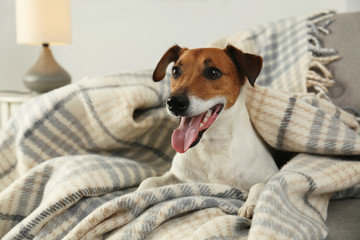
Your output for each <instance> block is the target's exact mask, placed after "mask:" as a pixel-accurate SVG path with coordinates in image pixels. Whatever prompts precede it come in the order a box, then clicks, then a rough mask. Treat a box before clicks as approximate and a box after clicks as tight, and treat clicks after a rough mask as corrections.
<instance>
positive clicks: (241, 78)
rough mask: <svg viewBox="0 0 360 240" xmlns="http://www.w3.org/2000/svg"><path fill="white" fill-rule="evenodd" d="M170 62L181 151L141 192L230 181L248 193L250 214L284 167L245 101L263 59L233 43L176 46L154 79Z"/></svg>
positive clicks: (244, 212)
mask: <svg viewBox="0 0 360 240" xmlns="http://www.w3.org/2000/svg"><path fill="white" fill-rule="evenodd" d="M171 62H174V65H173V67H172V76H171V86H170V87H171V94H170V96H169V98H168V99H167V111H168V113H169V114H170V115H173V116H177V117H180V124H179V127H178V128H177V129H176V130H175V131H174V132H173V135H172V146H173V148H174V149H175V150H176V151H177V154H176V155H175V156H174V159H173V162H172V166H171V169H170V170H169V171H168V172H166V173H165V174H164V175H163V176H160V177H151V178H148V179H146V180H144V181H143V182H142V183H141V185H140V186H139V190H141V189H146V188H152V187H158V186H164V185H168V184H175V183H181V182H202V183H220V184H226V185H229V186H233V187H235V188H238V189H240V190H243V191H244V192H245V193H247V196H248V197H247V200H246V201H245V203H244V204H243V206H242V207H241V208H240V209H239V212H238V215H239V216H241V217H246V218H251V217H252V215H253V213H254V208H255V204H256V202H257V200H258V197H259V195H260V193H261V191H262V189H263V186H264V185H265V182H266V181H267V180H268V179H269V178H270V177H271V176H273V175H274V174H275V173H276V172H278V171H279V169H278V167H277V165H276V164H275V162H274V160H273V158H272V155H271V154H270V151H269V150H268V148H267V146H266V144H265V143H264V142H263V140H262V139H261V138H260V137H259V136H258V134H257V132H256V130H255V129H254V127H253V125H252V124H251V121H250V117H249V113H248V111H247V108H246V105H245V100H246V92H247V88H249V87H254V83H255V79H256V78H257V76H258V75H259V73H260V71H261V67H262V58H261V57H260V56H257V55H253V54H248V53H243V52H242V51H240V50H239V49H237V48H235V47H233V46H231V45H228V46H227V47H226V48H225V49H216V48H200V49H191V50H189V49H187V48H181V47H179V46H177V45H175V46H173V47H171V48H170V49H169V50H168V51H167V52H166V53H165V54H164V55H163V57H162V58H161V60H160V62H159V63H158V65H157V66H156V68H155V71H154V74H153V80H154V81H155V82H158V81H160V80H162V79H163V78H164V77H165V74H166V68H167V66H168V65H169V64H170V63H171Z"/></svg>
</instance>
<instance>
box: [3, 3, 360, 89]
mask: <svg viewBox="0 0 360 240" xmlns="http://www.w3.org/2000/svg"><path fill="white" fill-rule="evenodd" d="M71 4H72V43H71V45H69V46H55V47H52V50H53V54H54V56H55V58H56V59H57V61H58V62H59V63H60V65H61V66H63V67H64V68H65V69H66V70H67V71H68V72H69V73H70V75H71V76H72V78H73V81H76V80H78V79H80V78H82V77H84V76H86V75H99V74H106V73H111V72H120V71H127V70H138V69H144V68H153V67H154V66H155V64H156V63H157V61H158V60H159V58H160V57H161V56H162V54H163V53H164V51H165V50H167V48H168V47H170V46H171V45H173V44H175V43H177V44H179V45H181V46H187V47H191V48H193V47H201V46H204V45H207V44H208V43H209V42H211V41H213V40H215V39H218V38H220V37H224V36H228V35H230V34H233V33H236V32H238V31H241V30H244V29H247V28H251V27H254V26H256V25H258V24H262V23H265V22H267V21H274V20H278V19H281V18H285V17H289V16H295V15H302V14H308V13H311V12H314V11H317V10H320V9H324V8H326V9H336V10H337V11H338V12H346V11H359V10H360V1H359V0H298V1H289V0H271V1H269V0H252V1H249V0H192V1H191V0H178V1H176V0H72V2H71ZM39 52H40V46H26V45H17V44H16V36H15V1H14V0H0V90H6V89H7V90H8V89H12V90H24V89H25V88H24V86H23V84H22V76H23V74H24V73H25V72H26V71H27V70H28V69H29V68H30V67H31V66H32V65H33V64H34V63H35V61H36V59H37V57H38V54H39Z"/></svg>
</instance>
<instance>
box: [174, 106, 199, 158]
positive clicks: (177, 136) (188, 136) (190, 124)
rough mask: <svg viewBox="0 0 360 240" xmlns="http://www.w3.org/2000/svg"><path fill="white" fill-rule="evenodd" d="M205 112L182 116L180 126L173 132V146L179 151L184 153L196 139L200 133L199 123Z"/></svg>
mask: <svg viewBox="0 0 360 240" xmlns="http://www.w3.org/2000/svg"><path fill="white" fill-rule="evenodd" d="M204 115H205V113H204V114H201V115H199V116H195V117H192V118H185V117H181V119H180V126H179V127H178V128H177V129H176V130H175V131H174V132H173V135H172V139H171V142H172V146H173V148H174V149H175V150H176V151H177V152H179V153H184V152H186V150H188V148H189V147H190V146H191V144H192V143H193V142H194V141H195V140H196V138H197V137H198V134H199V125H200V122H201V120H202V119H203V117H204Z"/></svg>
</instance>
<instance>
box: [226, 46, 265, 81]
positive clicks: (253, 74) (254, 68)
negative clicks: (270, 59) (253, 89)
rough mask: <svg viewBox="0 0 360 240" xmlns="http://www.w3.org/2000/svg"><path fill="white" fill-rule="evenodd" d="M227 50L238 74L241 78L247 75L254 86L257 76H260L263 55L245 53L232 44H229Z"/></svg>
mask: <svg viewBox="0 0 360 240" xmlns="http://www.w3.org/2000/svg"><path fill="white" fill-rule="evenodd" d="M225 52H226V53H227V54H228V55H229V56H230V58H231V60H232V61H233V62H234V64H235V66H236V68H237V71H238V74H239V76H240V77H241V78H243V77H244V76H246V77H247V79H248V80H249V82H250V84H251V86H254V84H255V80H256V78H257V77H258V76H259V74H260V71H261V67H262V62H263V60H262V57H260V56H258V55H254V54H250V53H244V52H242V51H241V50H239V49H237V48H236V47H234V46H232V45H230V44H229V45H227V46H226V48H225Z"/></svg>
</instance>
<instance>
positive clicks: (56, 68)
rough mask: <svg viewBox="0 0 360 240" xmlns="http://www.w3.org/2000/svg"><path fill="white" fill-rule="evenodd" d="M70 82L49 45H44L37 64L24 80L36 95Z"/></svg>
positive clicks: (68, 76)
mask: <svg viewBox="0 0 360 240" xmlns="http://www.w3.org/2000/svg"><path fill="white" fill-rule="evenodd" d="M70 82H71V77H70V75H69V74H68V73H67V72H66V71H65V70H64V69H63V68H62V67H61V66H60V65H59V64H58V63H57V62H56V61H55V59H54V57H53V56H52V54H51V50H50V48H49V45H48V44H43V47H42V50H41V53H40V56H39V58H38V60H37V62H36V63H35V65H34V66H33V67H32V68H31V69H30V70H29V71H28V72H27V73H26V74H25V76H24V78H23V83H24V85H25V86H26V87H27V88H28V89H30V90H31V91H33V92H36V93H44V92H48V91H51V90H53V89H56V88H59V87H62V86H64V85H67V84H69V83H70Z"/></svg>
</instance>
